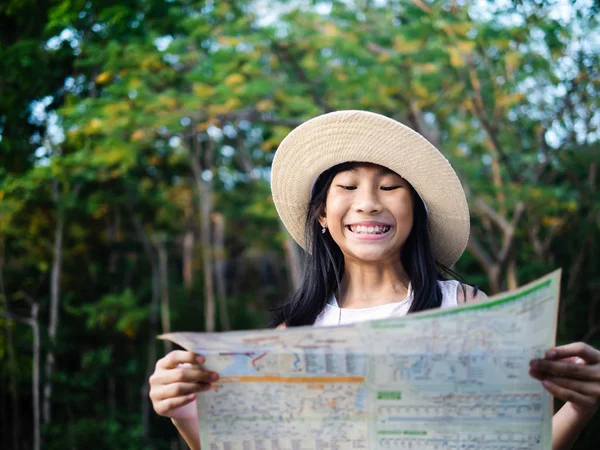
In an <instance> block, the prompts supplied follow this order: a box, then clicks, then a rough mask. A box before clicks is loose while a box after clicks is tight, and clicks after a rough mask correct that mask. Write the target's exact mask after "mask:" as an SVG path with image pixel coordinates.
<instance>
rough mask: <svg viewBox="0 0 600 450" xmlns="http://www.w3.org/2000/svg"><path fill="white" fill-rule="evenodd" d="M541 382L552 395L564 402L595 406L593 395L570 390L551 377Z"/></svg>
mask: <svg viewBox="0 0 600 450" xmlns="http://www.w3.org/2000/svg"><path fill="white" fill-rule="evenodd" d="M542 384H543V385H544V387H545V388H546V390H547V391H548V392H550V394H552V395H553V396H554V397H557V398H560V399H561V400H564V401H566V402H571V403H574V404H575V405H578V406H582V407H594V406H596V402H597V400H596V399H595V398H594V397H589V396H586V395H584V394H581V393H579V392H576V391H572V390H571V389H568V388H566V387H562V386H559V385H558V384H556V383H554V382H553V381H552V379H550V378H548V379H545V380H544V381H542Z"/></svg>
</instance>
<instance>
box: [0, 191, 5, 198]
mask: <svg viewBox="0 0 600 450" xmlns="http://www.w3.org/2000/svg"><path fill="white" fill-rule="evenodd" d="M3 198H4V191H2V190H0V200H2V199H3Z"/></svg>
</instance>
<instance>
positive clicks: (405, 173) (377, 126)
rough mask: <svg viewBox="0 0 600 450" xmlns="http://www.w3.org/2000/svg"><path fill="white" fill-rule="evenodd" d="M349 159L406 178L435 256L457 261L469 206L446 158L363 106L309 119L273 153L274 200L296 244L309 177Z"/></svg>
mask: <svg viewBox="0 0 600 450" xmlns="http://www.w3.org/2000/svg"><path fill="white" fill-rule="evenodd" d="M351 161H356V162H367V163H373V164H379V165H381V166H384V167H387V168H388V169H391V170H393V171H394V172H396V173H398V174H399V175H400V176H402V177H403V178H404V179H406V180H407V181H408V182H409V183H410V184H411V185H412V186H413V187H414V188H415V190H416V191H417V192H418V193H419V195H420V197H421V199H422V200H423V202H424V203H425V206H426V209H427V211H428V216H429V236H430V238H431V243H432V248H433V252H434V255H435V258H436V259H437V261H439V262H440V263H442V264H444V265H446V266H452V265H453V264H454V263H455V262H456V261H457V260H458V258H459V257H460V255H461V254H462V252H463V251H464V249H465V247H466V245H467V240H468V239H469V208H468V205H467V200H466V198H465V193H464V191H463V189H462V186H461V184H460V181H459V179H458V177H457V176H456V173H455V172H454V170H453V169H452V167H451V166H450V163H449V162H448V160H446V158H444V156H443V155H442V154H441V153H440V152H439V151H438V150H437V149H436V148H435V147H434V146H433V145H432V144H431V143H430V142H429V141H428V140H427V139H425V138H424V137H423V136H421V135H420V134H419V133H417V132H416V131H414V130H412V129H410V128H408V127H407V126H405V125H403V124H401V123H399V122H396V121H395V120H392V119H390V118H388V117H385V116H382V115H380V114H375V113H371V112H367V111H337V112H332V113H328V114H324V115H322V116H318V117H315V118H314V119H311V120H308V121H307V122H304V123H303V124H302V125H300V126H299V127H297V128H296V129H294V130H293V131H292V132H291V133H290V134H289V135H288V136H286V138H285V139H284V140H283V141H282V142H281V145H280V146H279V148H278V149H277V152H276V153H275V158H274V159H273V166H272V172H271V190H272V193H273V201H274V203H275V207H276V208H277V212H278V213H279V217H280V218H281V221H282V222H283V224H284V225H285V227H286V228H287V230H288V231H289V233H290V234H291V235H292V237H293V238H294V239H295V240H296V242H298V244H300V246H301V247H303V248H305V244H304V225H305V222H306V216H307V214H308V203H309V201H310V195H311V189H312V186H313V184H314V182H315V181H316V179H317V178H318V176H319V175H320V174H321V173H323V172H324V171H325V170H327V169H329V168H331V167H333V166H335V165H337V164H341V163H343V162H351Z"/></svg>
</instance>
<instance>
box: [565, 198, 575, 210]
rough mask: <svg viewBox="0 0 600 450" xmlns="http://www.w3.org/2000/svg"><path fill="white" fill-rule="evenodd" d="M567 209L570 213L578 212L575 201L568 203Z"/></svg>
mask: <svg viewBox="0 0 600 450" xmlns="http://www.w3.org/2000/svg"><path fill="white" fill-rule="evenodd" d="M566 208H567V211H569V212H575V211H577V202H573V201H570V202H567V204H566Z"/></svg>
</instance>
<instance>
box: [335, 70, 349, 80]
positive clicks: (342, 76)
mask: <svg viewBox="0 0 600 450" xmlns="http://www.w3.org/2000/svg"><path fill="white" fill-rule="evenodd" d="M335 79H336V80H338V81H341V82H342V83H345V82H346V81H348V75H346V74H345V73H342V72H338V73H336V74H335Z"/></svg>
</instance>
